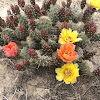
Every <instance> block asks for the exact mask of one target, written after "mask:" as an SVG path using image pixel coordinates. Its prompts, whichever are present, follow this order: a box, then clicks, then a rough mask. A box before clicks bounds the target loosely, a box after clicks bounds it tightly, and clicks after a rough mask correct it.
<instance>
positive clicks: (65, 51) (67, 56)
mask: <svg viewBox="0 0 100 100" xmlns="http://www.w3.org/2000/svg"><path fill="white" fill-rule="evenodd" d="M57 53H58V56H59V57H60V59H62V60H63V61H64V62H69V63H71V62H72V61H73V60H75V59H77V52H75V46H74V45H73V44H70V43H66V44H63V45H61V46H60V49H58V50H57Z"/></svg>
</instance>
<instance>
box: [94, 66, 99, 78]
mask: <svg viewBox="0 0 100 100" xmlns="http://www.w3.org/2000/svg"><path fill="white" fill-rule="evenodd" d="M93 74H94V75H95V76H100V67H99V68H97V69H96V70H94V71H93Z"/></svg>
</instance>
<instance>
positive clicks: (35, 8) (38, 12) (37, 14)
mask: <svg viewBox="0 0 100 100" xmlns="http://www.w3.org/2000/svg"><path fill="white" fill-rule="evenodd" d="M34 13H35V17H36V18H38V17H40V14H41V13H40V7H39V6H38V5H37V4H35V6H34Z"/></svg>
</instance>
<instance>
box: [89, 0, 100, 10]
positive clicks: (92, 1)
mask: <svg viewBox="0 0 100 100" xmlns="http://www.w3.org/2000/svg"><path fill="white" fill-rule="evenodd" d="M87 4H89V5H92V6H93V7H94V8H96V10H98V9H100V0H88V1H87Z"/></svg>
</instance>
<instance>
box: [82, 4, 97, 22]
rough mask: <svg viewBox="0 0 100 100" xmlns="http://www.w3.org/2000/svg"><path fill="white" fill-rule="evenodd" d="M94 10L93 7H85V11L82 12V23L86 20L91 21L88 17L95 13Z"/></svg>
mask: <svg viewBox="0 0 100 100" xmlns="http://www.w3.org/2000/svg"><path fill="white" fill-rule="evenodd" d="M95 10H96V9H95V8H93V6H91V5H89V6H88V7H87V9H86V10H85V11H84V14H83V17H82V21H83V22H84V23H85V22H87V21H88V20H90V21H91V19H90V17H91V15H92V14H93V13H94V12H95Z"/></svg>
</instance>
